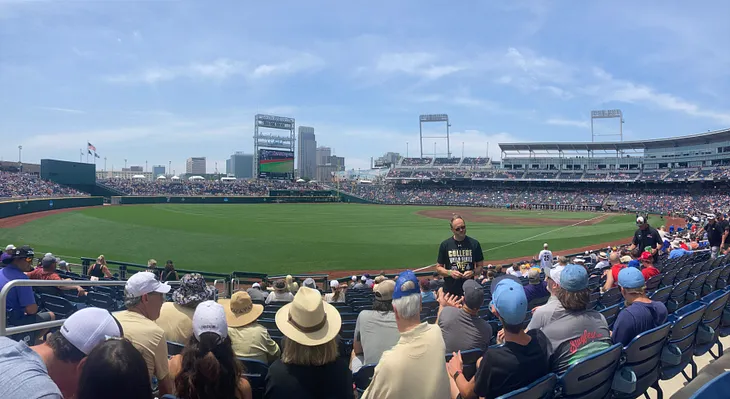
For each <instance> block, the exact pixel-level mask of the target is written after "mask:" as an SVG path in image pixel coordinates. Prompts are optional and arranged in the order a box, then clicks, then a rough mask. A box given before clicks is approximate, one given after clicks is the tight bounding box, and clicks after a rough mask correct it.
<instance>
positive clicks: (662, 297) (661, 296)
mask: <svg viewBox="0 0 730 399" xmlns="http://www.w3.org/2000/svg"><path fill="white" fill-rule="evenodd" d="M673 289H674V287H672V286H671V285H670V286H668V287H663V288H659V289H658V290H656V291H654V292H652V293H651V294H650V295H649V298H650V299H651V300H652V301H657V302H661V303H664V304H666V303H667V300H668V299H669V296H670V295H672V290H673Z"/></svg>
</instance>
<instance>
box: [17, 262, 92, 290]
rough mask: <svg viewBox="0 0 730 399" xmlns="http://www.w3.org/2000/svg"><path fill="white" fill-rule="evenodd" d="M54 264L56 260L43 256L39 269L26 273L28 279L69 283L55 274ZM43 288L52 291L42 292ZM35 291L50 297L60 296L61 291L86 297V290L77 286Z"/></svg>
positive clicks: (38, 288)
mask: <svg viewBox="0 0 730 399" xmlns="http://www.w3.org/2000/svg"><path fill="white" fill-rule="evenodd" d="M56 262H57V259H56V258H54V257H50V256H44V257H43V259H42V260H41V267H39V268H36V269H35V270H33V271H32V272H29V273H26V275H27V276H28V278H29V279H31V280H58V281H61V280H68V281H70V280H71V279H70V278H67V279H62V278H61V276H59V275H58V273H56ZM44 288H51V289H52V290H44ZM37 290H38V291H39V292H46V293H48V294H51V295H57V296H61V295H63V293H62V292H61V290H64V291H72V290H76V292H77V295H78V296H84V295H86V290H84V289H83V288H81V286H79V285H74V286H58V287H37Z"/></svg>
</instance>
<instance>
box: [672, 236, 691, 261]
mask: <svg viewBox="0 0 730 399" xmlns="http://www.w3.org/2000/svg"><path fill="white" fill-rule="evenodd" d="M691 254H692V251H688V250H686V249H684V248H682V241H681V240H680V239H679V238H675V239H674V241H672V250H671V251H670V252H669V259H674V258H679V257H681V256H684V255H691Z"/></svg>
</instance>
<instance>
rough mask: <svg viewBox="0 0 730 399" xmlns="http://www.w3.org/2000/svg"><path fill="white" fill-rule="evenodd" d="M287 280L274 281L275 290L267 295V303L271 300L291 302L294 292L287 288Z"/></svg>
mask: <svg viewBox="0 0 730 399" xmlns="http://www.w3.org/2000/svg"><path fill="white" fill-rule="evenodd" d="M286 287H287V285H286V281H284V280H276V281H274V292H271V293H269V295H268V296H267V297H266V304H267V305H268V304H270V303H271V302H291V301H293V300H294V294H292V293H291V292H290V291H288V290H287V288H286Z"/></svg>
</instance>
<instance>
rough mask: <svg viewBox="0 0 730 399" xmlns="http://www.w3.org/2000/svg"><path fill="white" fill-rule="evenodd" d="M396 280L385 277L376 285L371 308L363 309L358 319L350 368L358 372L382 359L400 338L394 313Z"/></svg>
mask: <svg viewBox="0 0 730 399" xmlns="http://www.w3.org/2000/svg"><path fill="white" fill-rule="evenodd" d="M394 289H395V282H394V281H393V280H386V281H383V282H382V283H380V284H378V286H377V287H376V288H375V291H374V294H375V299H374V300H373V309H372V310H363V311H361V312H360V314H359V315H357V321H356V322H355V340H354V341H353V344H352V356H351V360H350V369H351V370H352V372H353V373H354V372H357V371H358V370H359V369H360V367H362V366H363V365H365V364H375V363H378V361H380V357H381V356H382V355H383V352H385V351H387V350H388V349H390V348H392V347H393V346H394V345H395V344H396V343H397V342H398V338H400V333H399V332H398V325H397V323H396V321H395V313H394V312H393V303H392V301H393V290H394Z"/></svg>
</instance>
